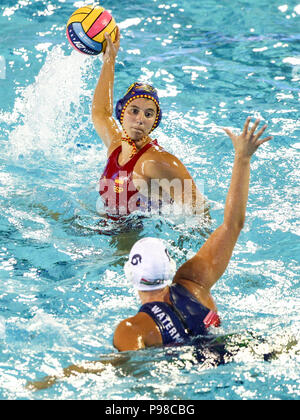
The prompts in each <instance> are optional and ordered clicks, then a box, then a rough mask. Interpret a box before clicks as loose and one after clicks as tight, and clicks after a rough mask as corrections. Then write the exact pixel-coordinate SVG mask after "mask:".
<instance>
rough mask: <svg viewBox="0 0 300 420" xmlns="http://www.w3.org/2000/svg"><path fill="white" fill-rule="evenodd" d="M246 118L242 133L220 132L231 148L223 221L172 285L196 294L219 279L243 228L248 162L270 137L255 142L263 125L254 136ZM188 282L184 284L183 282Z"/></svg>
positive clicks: (208, 289) (254, 128)
mask: <svg viewBox="0 0 300 420" xmlns="http://www.w3.org/2000/svg"><path fill="white" fill-rule="evenodd" d="M249 123H250V118H247V120H246V123H245V125H244V129H243V132H242V133H241V134H240V135H234V134H233V133H232V132H231V131H230V130H229V129H224V131H225V132H226V133H227V134H228V136H229V137H230V138H231V140H232V142H233V145H234V148H235V158H234V164H233V169H232V177H231V183H230V187H229V191H228V194H227V199H226V203H225V210H224V221H223V223H222V225H221V226H220V227H218V228H217V229H216V230H215V231H214V232H213V234H212V235H211V236H210V237H209V238H208V239H207V241H206V242H205V244H204V245H203V246H202V248H201V249H200V250H199V251H198V253H197V254H196V255H195V256H194V257H193V258H191V259H190V260H189V261H187V262H186V263H185V264H183V265H182V266H181V267H180V268H179V270H178V271H177V273H176V276H175V279H174V281H175V282H179V283H180V282H183V283H185V286H187V284H188V285H189V286H188V288H189V290H190V291H191V292H192V293H194V294H196V295H197V293H195V291H196V289H197V287H198V289H199V290H200V294H201V295H202V296H204V297H205V295H206V296H208V295H209V293H210V289H211V287H212V286H213V285H214V284H215V283H216V281H217V280H218V279H219V278H220V277H221V275H222V274H223V273H224V271H225V270H226V268H227V265H228V263H229V261H230V258H231V255H232V251H233V249H234V246H235V244H236V242H237V239H238V237H239V234H240V232H241V230H242V228H243V225H244V221H245V214H246V205H247V200H248V190H249V178H250V159H251V157H252V155H253V154H254V152H255V151H256V150H257V148H258V147H259V146H260V145H261V144H263V143H264V142H266V141H269V140H271V138H272V137H266V138H264V139H262V140H259V139H260V137H261V136H262V134H263V133H264V131H265V129H266V127H267V126H264V127H262V129H261V130H259V131H258V133H257V134H255V130H256V129H257V127H258V124H259V120H256V121H255V123H254V124H253V127H252V128H251V129H249ZM186 281H188V282H186Z"/></svg>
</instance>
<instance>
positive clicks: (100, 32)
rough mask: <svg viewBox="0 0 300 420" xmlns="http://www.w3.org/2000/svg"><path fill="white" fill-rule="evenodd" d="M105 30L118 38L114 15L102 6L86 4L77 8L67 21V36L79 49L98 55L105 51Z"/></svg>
mask: <svg viewBox="0 0 300 420" xmlns="http://www.w3.org/2000/svg"><path fill="white" fill-rule="evenodd" d="M105 32H107V33H109V34H110V35H111V38H112V41H114V40H115V39H116V34H117V25H116V22H115V19H114V18H113V17H112V15H111V14H110V13H109V12H108V11H107V10H105V9H104V8H103V7H101V6H96V7H93V6H85V7H81V8H80V9H77V10H75V12H74V13H73V14H72V15H71V17H70V19H69V20H68V23H67V37H68V40H69V42H70V44H71V45H72V47H73V48H75V49H76V50H77V51H79V52H81V53H83V54H88V55H98V54H100V53H101V52H105V49H106V39H105V36H104V34H105Z"/></svg>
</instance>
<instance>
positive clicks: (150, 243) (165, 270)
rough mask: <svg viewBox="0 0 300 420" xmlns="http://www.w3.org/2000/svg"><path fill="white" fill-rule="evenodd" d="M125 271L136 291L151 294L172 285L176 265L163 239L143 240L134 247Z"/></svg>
mask: <svg viewBox="0 0 300 420" xmlns="http://www.w3.org/2000/svg"><path fill="white" fill-rule="evenodd" d="M124 271H125V275H126V277H127V279H128V280H129V281H131V282H132V284H133V286H134V288H135V289H136V290H140V291H143V292H150V291H152V290H158V289H162V288H164V287H166V286H168V285H170V284H171V283H172V280H173V277H174V275H175V272H176V263H175V261H174V260H173V259H172V258H171V257H170V255H169V252H168V250H167V247H166V245H165V243H164V241H163V240H162V239H158V238H143V239H140V240H139V241H138V242H136V243H135V244H134V245H133V247H132V249H131V251H130V254H129V260H128V261H127V262H126V263H125V266H124Z"/></svg>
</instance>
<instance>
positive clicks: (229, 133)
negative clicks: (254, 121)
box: [222, 127, 233, 138]
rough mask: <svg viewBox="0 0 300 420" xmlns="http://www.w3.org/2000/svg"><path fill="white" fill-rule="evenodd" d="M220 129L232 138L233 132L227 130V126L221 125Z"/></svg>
mask: <svg viewBox="0 0 300 420" xmlns="http://www.w3.org/2000/svg"><path fill="white" fill-rule="evenodd" d="M222 130H224V131H225V133H226V134H227V135H228V136H229V137H230V138H232V137H233V133H232V132H231V131H230V130H229V128H226V127H222Z"/></svg>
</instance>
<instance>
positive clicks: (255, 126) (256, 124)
mask: <svg viewBox="0 0 300 420" xmlns="http://www.w3.org/2000/svg"><path fill="white" fill-rule="evenodd" d="M259 123H260V120H259V119H257V120H256V121H255V123H254V124H253V126H252V128H251V130H250V132H249V134H250V136H251V137H252V136H253V135H254V133H255V130H256V129H257V127H258V125H259Z"/></svg>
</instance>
